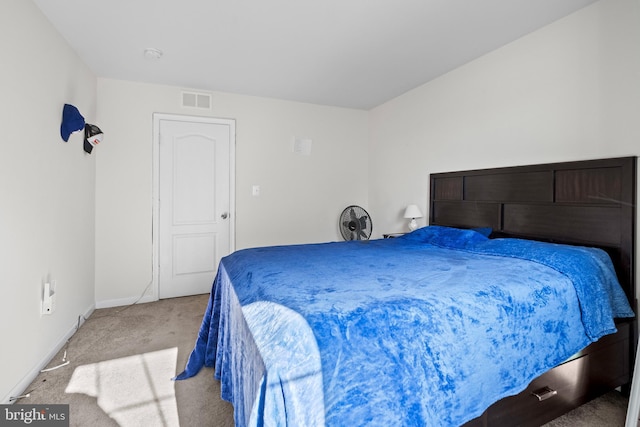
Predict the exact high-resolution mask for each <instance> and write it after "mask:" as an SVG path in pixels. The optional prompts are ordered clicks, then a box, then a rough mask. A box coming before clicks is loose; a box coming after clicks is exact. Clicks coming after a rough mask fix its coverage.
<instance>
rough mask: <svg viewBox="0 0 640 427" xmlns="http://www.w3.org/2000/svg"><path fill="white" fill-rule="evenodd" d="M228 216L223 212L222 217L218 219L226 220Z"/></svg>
mask: <svg viewBox="0 0 640 427" xmlns="http://www.w3.org/2000/svg"><path fill="white" fill-rule="evenodd" d="M228 216H229V214H228V213H226V212H225V213H223V214H222V215H220V218H222V219H227V217H228Z"/></svg>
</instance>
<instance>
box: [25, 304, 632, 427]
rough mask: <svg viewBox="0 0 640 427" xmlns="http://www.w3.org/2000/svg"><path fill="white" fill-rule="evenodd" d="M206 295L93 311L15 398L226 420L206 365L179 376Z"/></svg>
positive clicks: (127, 423) (116, 414) (105, 418)
mask: <svg viewBox="0 0 640 427" xmlns="http://www.w3.org/2000/svg"><path fill="white" fill-rule="evenodd" d="M207 301H208V295H198V296H193V297H185V298H173V299H167V300H161V301H158V302H153V303H148V304H139V305H133V306H128V307H117V308H110V309H101V310H96V311H95V312H94V313H93V315H92V316H91V317H90V318H89V319H88V320H87V321H86V322H85V323H84V324H83V325H82V327H80V329H79V330H78V332H77V333H76V334H75V335H74V336H73V337H72V338H71V339H70V340H69V342H68V344H67V346H66V348H65V349H63V350H61V351H60V353H59V354H58V355H56V356H55V357H54V359H53V360H52V361H51V362H50V363H49V365H48V367H54V366H57V365H59V364H60V363H62V361H63V356H64V351H65V350H66V352H67V358H66V359H67V360H69V361H70V363H69V364H68V365H66V366H63V367H61V368H58V369H55V370H52V371H50V372H45V373H41V374H40V375H39V376H38V377H37V378H36V379H35V380H34V382H33V383H32V384H31V385H30V386H29V387H28V388H27V390H26V391H25V392H29V393H30V397H28V398H25V399H21V400H20V401H19V402H18V403H31V404H55V403H68V404H69V405H70V406H69V410H70V420H71V423H70V424H71V426H78V427H87V426H90V427H102V426H120V427H133V426H136V427H138V426H145V427H147V426H148V427H156V426H159V427H160V426H167V427H169V426H171V427H173V426H181V427H191V426H193V427H206V426H212V427H226V426H229V427H231V426H233V407H232V406H231V405H230V404H228V403H227V402H224V401H222V400H221V399H220V387H219V383H218V381H215V380H213V379H212V376H213V371H212V369H206V368H205V369H203V370H202V371H201V372H200V374H198V375H197V376H196V377H194V378H191V379H189V380H185V381H176V382H174V381H171V380H170V378H171V377H173V376H175V375H176V374H177V373H179V372H181V371H182V368H183V367H184V364H185V362H186V360H187V358H188V356H189V353H190V351H191V349H192V348H193V345H194V343H195V339H196V336H197V332H198V328H199V326H200V322H201V320H202V315H203V313H204V311H205V309H206V306H207ZM626 407H627V399H626V398H624V397H623V396H622V395H620V394H619V393H616V392H612V393H609V394H607V395H605V396H603V397H601V398H600V399H596V400H594V401H593V402H591V403H590V404H587V405H585V406H582V407H580V408H578V409H577V410H575V411H573V412H571V413H569V414H567V415H565V416H564V417H561V418H559V419H557V420H555V421H553V422H552V423H549V424H548V425H547V426H548V427H569V426H571V427H576V426H578V427H603V426H607V427H616V426H623V425H624V420H625V413H626Z"/></svg>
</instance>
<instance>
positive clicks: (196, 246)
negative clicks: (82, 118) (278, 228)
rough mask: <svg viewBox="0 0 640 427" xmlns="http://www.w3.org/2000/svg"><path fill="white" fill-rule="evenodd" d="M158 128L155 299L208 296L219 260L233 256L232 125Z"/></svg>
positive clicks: (175, 123) (174, 123) (164, 122)
mask: <svg viewBox="0 0 640 427" xmlns="http://www.w3.org/2000/svg"><path fill="white" fill-rule="evenodd" d="M212 121H213V122H212ZM157 124H158V128H159V129H158V131H159V147H158V150H159V161H158V164H159V165H158V166H159V172H158V181H159V182H158V187H159V188H158V196H159V208H158V223H159V226H158V258H159V275H158V292H159V297H160V298H172V297H178V296H185V295H196V294H204V293H208V292H209V291H210V290H211V285H212V283H213V279H214V277H215V273H216V270H217V267H218V263H219V261H220V258H222V257H223V256H225V255H228V254H229V253H230V251H231V231H232V230H231V223H232V222H231V218H230V215H231V214H232V212H231V208H232V206H231V183H232V180H231V177H232V176H231V161H230V159H231V158H232V157H231V148H232V138H234V137H235V130H234V123H233V122H232V121H229V120H219V121H218V122H215V120H214V119H212V120H210V121H206V120H204V121H203V120H195V121H189V120H188V119H184V118H181V119H179V120H178V119H161V120H159V121H158V122H157Z"/></svg>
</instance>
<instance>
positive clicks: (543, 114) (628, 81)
mask: <svg viewBox="0 0 640 427" xmlns="http://www.w3.org/2000/svg"><path fill="white" fill-rule="evenodd" d="M638 3H639V2H638V0H602V1H600V2H597V3H595V4H593V5H592V6H589V7H587V8H585V9H582V10H580V11H578V12H577V13H574V14H573V15H570V16H568V17H567V18H565V19H562V20H560V21H557V22H555V23H553V24H551V25H549V26H547V27H545V28H543V29H541V30H539V31H536V32H534V33H532V34H529V35H527V36H525V37H523V38H521V39H519V40H517V41H515V42H513V43H511V44H509V45H507V46H504V47H503V48H501V49H499V50H496V51H494V52H492V53H490V54H488V55H485V56H483V57H481V58H479V59H477V60H475V61H473V62H471V63H468V64H466V65H465V66H462V67H460V68H458V69H456V70H454V71H452V72H450V73H448V74H446V75H444V76H442V77H441V78H439V79H437V80H434V81H432V82H430V83H427V84H425V85H423V86H421V87H419V88H417V89H415V90H412V91H410V92H408V93H406V94H404V95H402V96H400V97H398V98H396V99H394V100H391V101H389V102H387V103H385V104H383V105H381V106H379V107H377V108H374V109H373V110H372V111H371V112H370V127H371V142H370V161H371V163H370V170H371V173H370V178H371V183H370V187H369V204H370V206H371V210H372V212H371V213H372V215H373V216H374V217H376V218H378V223H380V224H381V227H382V230H380V228H379V231H381V232H394V231H400V230H404V231H406V221H405V220H404V219H402V217H401V216H402V215H401V213H402V210H403V209H404V207H405V206H406V205H407V204H409V203H417V204H418V205H419V206H420V207H421V209H422V210H423V213H424V214H425V216H427V215H428V211H427V200H428V196H429V194H428V191H429V174H430V173H432V172H446V171H455V170H466V169H479V168H488V167H498V166H515V165H524V164H534V163H547V162H559V161H570V160H583V159H591V158H603V157H618V156H630V155H640V12H639V5H638ZM426 222H427V218H426V217H425V218H423V219H422V221H421V223H420V224H421V225H424V224H425V223H426Z"/></svg>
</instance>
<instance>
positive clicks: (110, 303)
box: [96, 295, 158, 308]
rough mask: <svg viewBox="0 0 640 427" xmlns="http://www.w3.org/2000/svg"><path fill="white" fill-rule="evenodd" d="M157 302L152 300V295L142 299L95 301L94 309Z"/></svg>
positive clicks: (155, 299)
mask: <svg viewBox="0 0 640 427" xmlns="http://www.w3.org/2000/svg"><path fill="white" fill-rule="evenodd" d="M157 300H158V299H157V298H154V296H153V295H145V296H143V297H142V298H140V297H131V298H119V299H110V300H104V301H96V308H110V307H122V306H124V305H131V304H143V303H146V302H153V301H157Z"/></svg>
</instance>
